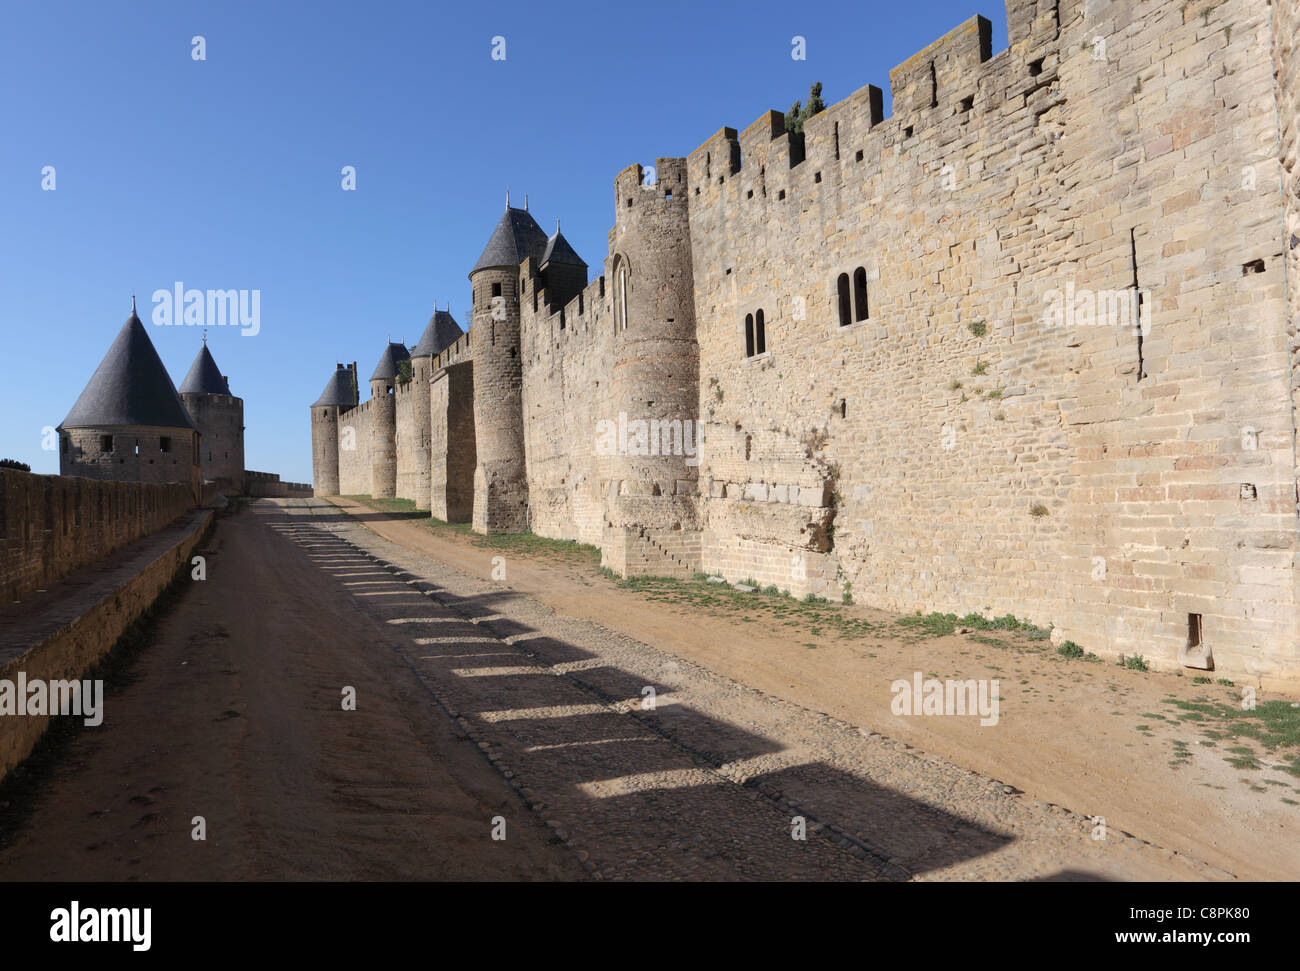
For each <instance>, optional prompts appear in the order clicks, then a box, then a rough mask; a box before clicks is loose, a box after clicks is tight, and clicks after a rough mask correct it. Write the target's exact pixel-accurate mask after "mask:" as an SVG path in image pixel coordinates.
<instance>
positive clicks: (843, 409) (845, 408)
mask: <svg viewBox="0 0 1300 971" xmlns="http://www.w3.org/2000/svg"><path fill="white" fill-rule="evenodd" d="M848 416H849V403H848V399H846V398H841V399H840V417H841V418H847V417H848Z"/></svg>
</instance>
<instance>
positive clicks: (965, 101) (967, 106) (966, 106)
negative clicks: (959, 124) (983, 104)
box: [961, 94, 975, 114]
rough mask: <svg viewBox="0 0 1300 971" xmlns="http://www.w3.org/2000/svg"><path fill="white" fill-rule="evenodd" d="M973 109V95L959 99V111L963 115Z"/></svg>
mask: <svg viewBox="0 0 1300 971" xmlns="http://www.w3.org/2000/svg"><path fill="white" fill-rule="evenodd" d="M974 107H975V95H973V94H972V95H971V96H970V97H967V98H962V99H961V111H962V113H963V114H964V113H965V112H967V111H970V110H971V109H972V108H974Z"/></svg>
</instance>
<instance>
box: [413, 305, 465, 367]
mask: <svg viewBox="0 0 1300 971" xmlns="http://www.w3.org/2000/svg"><path fill="white" fill-rule="evenodd" d="M464 333H465V332H464V331H463V330H461V329H460V324H458V323H456V318H455V317H453V316H452V315H451V313H450V311H447V310H437V309H435V310H434V311H433V316H432V317H430V318H429V326H428V327H426V328H424V336H423V337H421V338H420V343H418V344H416V345H415V347H414V348H412V349H411V357H433V356H434V355H435V354H441V353H442V352H443V351H445V350H446V349H447V348H449V347H451V345H452V344H454V343H456V340H457V338H459V337H460V336H461V335H462V334H464Z"/></svg>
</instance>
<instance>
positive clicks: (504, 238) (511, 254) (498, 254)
mask: <svg viewBox="0 0 1300 971" xmlns="http://www.w3.org/2000/svg"><path fill="white" fill-rule="evenodd" d="M545 251H546V233H545V231H544V230H543V229H542V227H541V226H539V225H537V220H536V219H534V218H533V217H532V215H531V214H530V213H529V212H528V210H527V209H512V208H510V206H506V211H505V215H503V216H502V217H501V221H500V222H499V223H497V228H496V229H494V230H493V231H492V238H491V239H489V240H488V244H487V246H485V247H483V255H482V256H480V257H479V258H478V262H477V263H475V264H474V269H472V270H470V271H469V274H470V276H473V275H474V274H475V273H477V272H478V271H479V270H486V269H488V268H489V267H509V268H510V269H512V270H515V269H518V268H519V264H520V263H522V262H523V261H524V260H525V259H527V258H528V257H530V256H531V257H532V258H533V259H534V260H536V259H540V258H541V255H542V253H544V252H545Z"/></svg>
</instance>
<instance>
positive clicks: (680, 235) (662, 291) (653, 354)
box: [602, 158, 702, 574]
mask: <svg viewBox="0 0 1300 971" xmlns="http://www.w3.org/2000/svg"><path fill="white" fill-rule="evenodd" d="M656 168H657V172H658V178H657V180H656V181H655V182H653V183H651V184H649V185H647V184H644V174H643V172H642V169H641V166H640V165H633V166H631V167H629V168H626V169H624V170H623V171H622V172H620V173H619V174H618V177H617V178H616V179H615V181H614V195H615V211H616V216H615V226H614V231H613V233H612V234H611V237H612V238H611V244H612V245H611V253H612V257H611V264H610V270H611V272H612V274H613V281H612V291H611V295H612V299H613V311H614V313H613V319H614V328H615V338H614V373H613V375H612V382H611V384H612V389H611V411H612V412H613V414H612V415H611V416H610V417H611V419H612V420H614V421H615V422H616V423H617V427H618V436H619V442H618V447H617V449H616V450H615V454H614V456H613V457H612V461H610V462H608V463H607V464H605V465H604V469H605V470H608V472H609V475H610V481H609V482H607V483H606V485H605V496H606V536H605V539H606V542H605V543H603V544H602V547H603V548H604V549H605V556H606V559H607V561H608V565H609V566H611V567H612V568H613V569H616V570H618V571H619V572H622V573H625V574H626V573H629V572H650V573H658V572H668V573H677V572H683V571H686V570H687V567H686V566H685V565H684V564H687V563H690V564H692V565H693V566H694V568H695V569H698V562H699V552H698V550H699V542H698V541H699V536H698V508H699V504H698V499H697V492H698V485H697V480H698V466H699V454H700V453H699V448H700V441H699V432H700V429H701V428H702V425H701V423H700V422H699V420H698V419H699V414H698V411H699V383H700V357H699V345H698V343H697V341H696V334H695V285H694V273H693V271H692V266H691V236H690V226H689V222H688V211H687V199H688V195H687V191H686V188H687V186H686V160H685V159H680V158H661V159H658V160H657V161H656ZM669 567H672V568H671V569H670V568H669ZM689 572H693V570H690V571H689Z"/></svg>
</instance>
